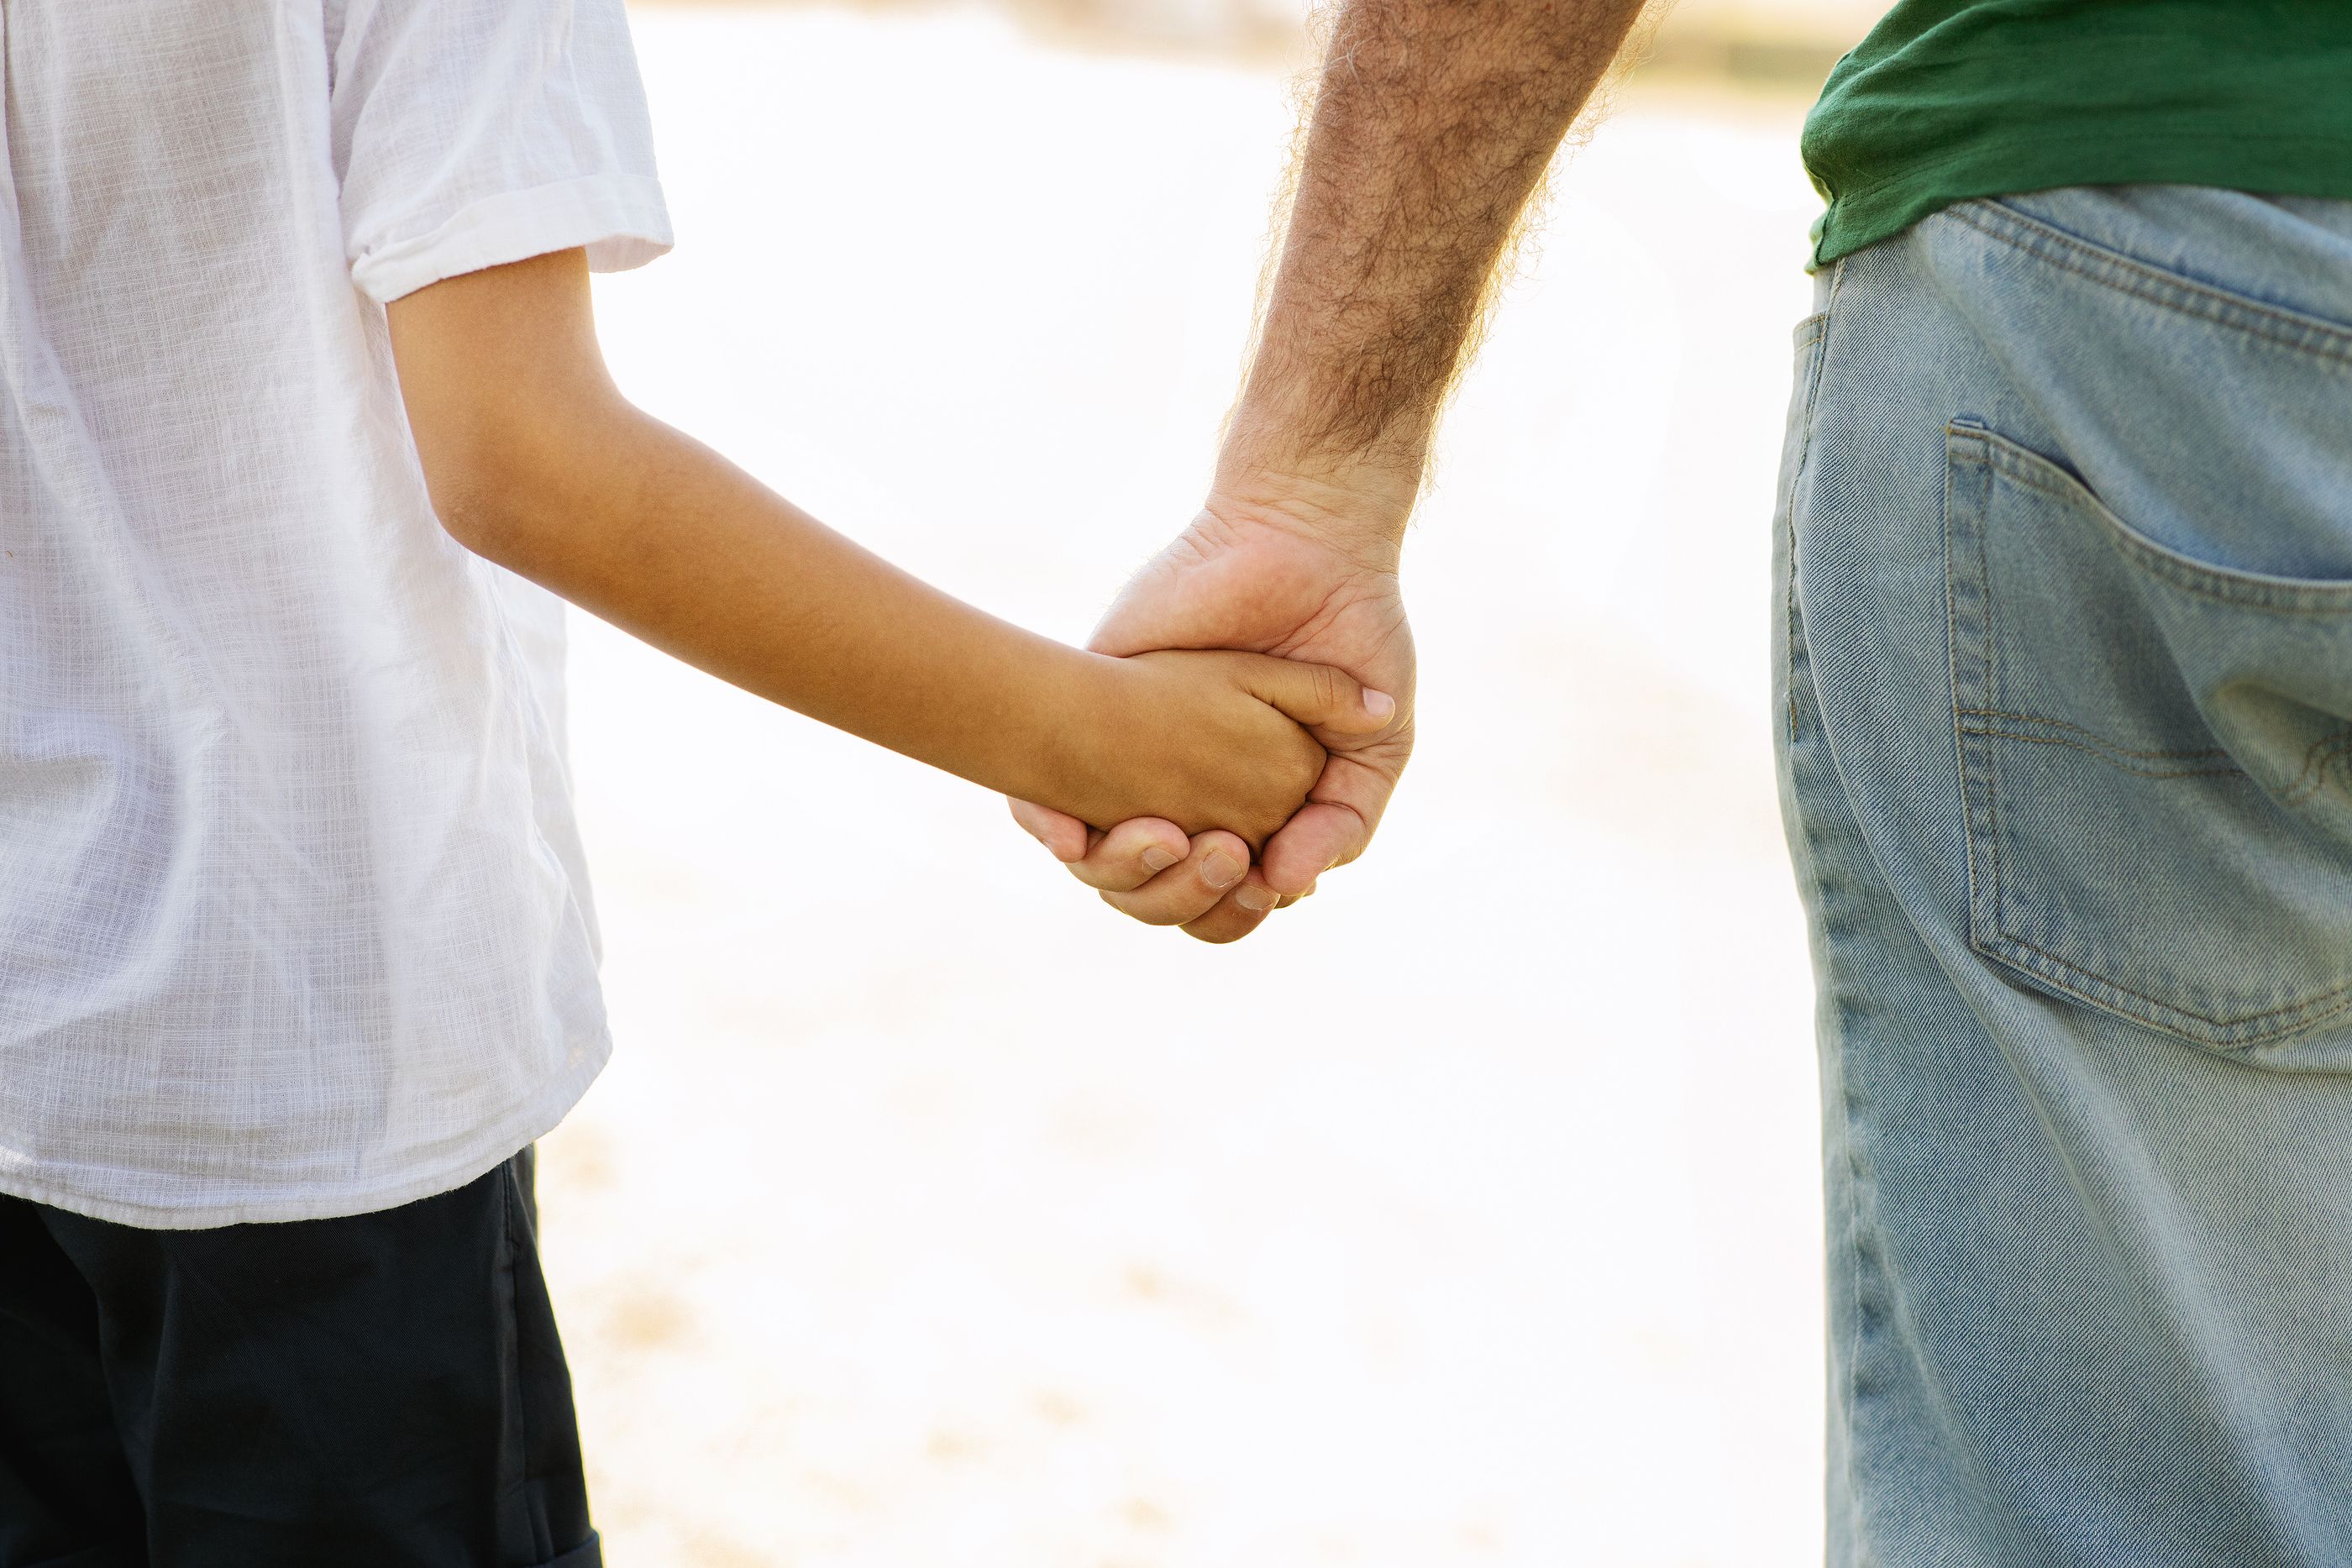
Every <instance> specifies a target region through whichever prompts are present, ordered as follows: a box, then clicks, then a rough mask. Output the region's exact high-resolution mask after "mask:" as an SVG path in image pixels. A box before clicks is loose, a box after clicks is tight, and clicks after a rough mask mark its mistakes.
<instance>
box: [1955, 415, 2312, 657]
mask: <svg viewBox="0 0 2352 1568" xmlns="http://www.w3.org/2000/svg"><path fill="white" fill-rule="evenodd" d="M1946 431H1947V434H1950V435H1953V436H1956V437H1958V438H1959V439H1961V440H1965V441H1969V442H1974V443H1977V444H1979V445H1981V446H1982V447H1983V449H1984V451H1983V455H1981V456H1980V457H1979V458H1977V459H1975V461H1979V462H1983V463H1987V464H1990V465H1992V466H1993V467H1995V468H1998V469H2000V471H2001V472H2002V473H2004V474H2006V475H2007V476H2009V477H2010V478H2011V479H2014V480H2015V481H2017V483H2019V484H2021V485H2023V486H2027V487H2028V488H2029V489H2034V490H2039V491H2041V492H2042V494H2043V495H2045V496H2048V497H2052V498H2053V499H2054V500H2060V501H2064V502H2067V503H2068V504H2070V505H2073V506H2079V507H2083V508H2084V509H2085V510H2087V511H2088V512H2090V514H2091V515H2092V516H2093V517H2096V518H2097V519H2098V521H2099V524H2100V526H2101V527H2102V528H2105V530H2106V532H2107V537H2108V538H2109V539H2110V540H2111V541H2112V542H2113V543H2114V544H2115V545H2116V547H2117V548H2119V549H2124V550H2126V551H2127V552H2128V553H2129V554H2130V555H2131V557H2132V559H2135V560H2136V561H2137V562H2138V563H2139V564H2140V565H2142V566H2144V567H2146V568H2147V569H2148V570H2150V571H2152V572H2154V573H2156V575H2158V577H2161V578H2163V579H2164V580H2166V581H2168V582H2169V583H2171V584H2173V585H2174V586H2175V587H2177V588H2180V589H2183V590H2185V591H2188V592H2190V593H2198V594H2202V595H2204V596H2205V597H2206V598H2208V599H2215V600H2219V601H2221V602H2222V603H2224V604H2239V605H2244V606H2246V607H2248V608H2251V609H2254V610H2266V611H2271V612H2275V613H2278V614H2283V615H2322V614H2337V613H2341V612H2345V611H2347V610H2352V580H2315V579H2301V578H2292V577H2273V576H2271V575H2269V574H2267V573H2263V572H2255V571H2240V570H2236V569H2235V568H2232V567H2226V566H2216V565H2214V564H2213V563H2211V562H2210V561H2202V560H2199V559H2196V558H2195V557H2193V556H2187V555H2183V554H2181V553H2180V552H2179V550H2176V549H2171V548H2170V547H2169V546H2167V545H2162V544H2159V543H2158V542H2157V541H2156V540H2154V539H2152V538H2148V537H2147V535H2146V534H2143V533H2141V532H2140V531H2139V530H2138V529H2137V528H2133V527H2132V526H2131V525H2130V524H2129V523H2126V522H2125V521H2124V520H2123V518H2121V517H2117V516H2116V513H2115V511H2114V509H2113V508H2112V507H2109V506H2108V505H2107V504H2106V503H2105V501H2102V500H2100V499H2099V497H2097V495H2095V493H2094V492H2093V491H2092V490H2091V488H2090V486H2087V485H2084V483H2083V482H2082V481H2081V480H2079V479H2077V478H2075V477H2074V476H2073V475H2072V474H2069V473H2067V472H2066V471H2065V470H2064V469H2063V468H2061V467H2059V466H2058V465H2056V464H2054V463H2053V462H2051V461H2050V460H2049V459H2048V458H2046V457H2044V456H2042V455H2041V454H2040V453H2038V452H2034V451H2032V450H2030V449H2029V448H2026V447H2023V446H2020V445H2019V444H2016V443H2015V442H2013V441H2010V440H2007V439H2005V438H2004V437H2001V436H1999V435H1996V434H1993V433H1992V432H1991V431H1990V430H1986V429H1984V428H1983V427H1982V426H1979V425H1969V424H1959V423H1954V424H1951V425H1948V426H1947V427H1946Z"/></svg>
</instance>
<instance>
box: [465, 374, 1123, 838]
mask: <svg viewBox="0 0 2352 1568" xmlns="http://www.w3.org/2000/svg"><path fill="white" fill-rule="evenodd" d="M599 426H600V428H598V429H597V430H596V431H595V432H594V433H593V439H585V440H575V441H572V442H568V443H567V461H566V462H565V463H563V464H561V465H544V466H541V467H537V468H534V467H531V466H530V465H518V470H519V477H518V478H517V480H516V481H515V482H514V483H513V484H511V485H509V486H506V492H507V493H505V494H502V495H500V496H498V497H485V498H477V500H476V501H475V502H474V503H473V504H472V505H470V506H468V507H467V508H466V513H467V518H466V526H465V527H464V529H463V531H462V532H461V533H460V537H461V538H464V539H465V541H466V543H467V545H468V546H469V547H471V548H472V549H475V550H476V551H478V553H480V554H483V555H485V556H488V558H489V559H493V560H496V561H498V562H499V564H500V565H503V566H506V567H508V568H509V569H510V570H514V571H517V572H520V574H522V575H523V576H525V577H528V578H530V579H532V580H535V581H537V582H539V583H541V585H542V586H544V587H546V588H548V589H550V590H551V591H554V592H556V593H558V594H561V595H562V597H564V598H565V599H568V600H570V601H572V602H573V603H575V604H578V605H580V606H582V607H583V608H584V609H587V610H590V611H592V612H594V613H595V614H597V615H598V616H600V617H602V618H603V619H604V620H606V621H610V622H613V623H614V625H616V626H619V627H621V628H623V629H624V630H625V631H628V632H633V633H634V634H635V635H636V636H638V637H641V638H643V639H644V640H645V641H646V642H648V643H653V644H654V645H655V646H656V647H658V648H661V649H663V650H664V651H665V652H667V653H672V654H674V655H676V656H677V657H678V658H681V659H683V660H685V661H686V662H687V663H688V664H694V665H696V666H698V668H701V669H703V670H707V671H709V673H710V674H715V675H718V676H719V677H720V678H722V679H724V680H727V681H730V682H732V683H734V684H735V685H739V686H741V687H743V688H744V689H746V690H747V691H751V692H753V693H756V694H757V695H761V696H763V697H766V698H768V699H770V700H771V701H773V702H777V703H781V704H782V705H783V706H786V707H790V708H793V709H794V710H796V711H798V712H800V713H803V714H806V715H808V716H810V717H812V718H814V719H818V720H821V721H822V722H824V723H825V724H829V725H833V726H835V727H838V728H841V729H845V730H847V731H849V732H850V733H852V734H854V735H858V736H863V737H865V738H866V739H868V740H871V741H875V742H877V743H878V744H880V745H883V746H887V747H890V748H891V749H892V750H894V751H898V752H900V753H903V754H904V755H906V756H908V757H912V758H918V759H919V760H921V761H924V762H928V763H930V764H932V765H933V766H935V767H939V768H945V769H947V770H948V771H949V772H950V773H955V774H958V775H960V776H961V777H963V778H965V779H971V781H972V782H974V783H977V784H981V785H983V786H985V787H986V788H988V789H995V790H1002V791H1005V792H1009V793H1012V794H1015V795H1024V798H1027V799H1036V800H1044V799H1047V798H1048V797H1051V798H1053V799H1055V800H1059V801H1066V802H1068V805H1067V806H1066V807H1065V809H1067V810H1076V811H1080V812H1081V813H1083V810H1084V808H1085V807H1086V806H1087V805H1088V804H1090V802H1089V801H1087V799H1086V797H1087V796H1088V795H1089V794H1090V793H1092V791H1090V790H1089V789H1087V788H1086V787H1085V783H1084V777H1085V774H1086V772H1087V769H1086V768H1084V767H1083V765H1082V764H1081V762H1080V760H1079V759H1077V758H1074V757H1072V756H1070V755H1068V754H1067V752H1066V746H1065V738H1066V737H1084V736H1088V735H1091V734H1093V733H1095V732H1096V731H1097V729H1098V728H1099V727H1100V726H1101V724H1102V723H1103V722H1104V720H1105V718H1106V717H1107V715H1106V714H1105V712H1104V709H1105V707H1106V706H1107V705H1106V702H1105V697H1106V695H1107V691H1106V688H1107V682H1106V681H1105V679H1104V673H1103V671H1102V669H1101V666H1102V665H1103V664H1104V663H1105V661H1102V660H1100V659H1097V657H1096V656H1094V655H1091V654H1087V653H1080V652H1078V651H1077V650H1076V649H1073V648H1068V647H1066V646H1064V645H1063V644H1061V643H1055V642H1053V641H1051V640H1050V639H1047V638H1044V637H1040V636H1037V635H1035V634H1034V633H1032V632H1024V631H1023V630H1021V629H1020V628H1019V627H1016V626H1013V625H1011V624H1008V623H1007V622H1003V621H1000V620H997V619H996V618H995V617H993V616H991V615H988V614H985V613H983V612H981V611H979V610H976V609H974V608H972V607H971V605H968V604H965V603H963V602H962V601H960V600H957V599H955V598H953V597H951V596H950V595H948V594H945V593H942V592H940V591H938V590H936V589H934V588H931V587H930V586H929V585H928V584H926V583H923V582H921V581H919V580H917V579H915V578H913V577H911V576H909V575H908V574H907V573H905V572H903V571H900V570H898V568H896V567H893V566H891V565H890V564H889V563H888V562H887V561H885V560H882V559H879V558H878V557H877V556H875V555H873V554H872V553H871V552H869V551H867V550H865V549H861V548H859V547H858V546H857V545H856V544H854V543H852V542H851V541H850V540H848V539H846V538H843V537H842V536H840V535H839V534H836V533H835V532H834V531H833V530H831V529H830V528H825V527H824V525H823V524H821V523H819V522H818V521H816V520H815V519H814V517H810V516H808V515H807V514H806V513H804V512H803V511H801V510H800V509H799V508H798V507H794V506H793V505H792V504H791V503H790V502H788V501H786V500H784V499H783V498H782V497H779V496H777V495H775V494H774V493H773V492H772V491H770V490H769V489H767V488H766V487H765V486H762V485H761V484H760V483H759V482H758V481H757V480H755V479H753V478H751V476H749V475H747V474H745V473H744V472H742V470H740V468H737V467H736V466H735V465H733V464H731V463H730V462H728V461H727V460H726V459H725V458H723V457H721V456H719V455H718V454H717V453H714V452H712V451H710V450H709V448H708V447H705V446H703V445H702V444H699V443H698V442H696V441H694V440H692V439H691V438H690V437H688V436H686V435H683V434H679V433H678V432H677V431H675V430H672V429H670V428H669V427H667V425H664V424H662V423H660V422H658V421H656V420H654V419H652V418H650V417H648V416H646V415H644V414H642V413H637V412H636V411H635V410H634V409H630V408H628V407H627V406H626V405H625V404H617V405H613V406H612V407H611V408H610V409H609V412H606V413H604V415H603V417H601V418H600V419H599ZM575 434H576V433H575ZM448 510H449V508H447V507H445V513H446V512H447V511H448ZM450 520H451V521H452V522H453V524H455V523H457V520H458V519H457V518H456V517H452V518H451V519H450ZM1040 790H1042V791H1045V793H1044V794H1042V795H1041V794H1037V793H1034V792H1035V791H1040Z"/></svg>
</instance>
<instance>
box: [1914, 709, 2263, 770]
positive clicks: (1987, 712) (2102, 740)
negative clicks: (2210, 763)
mask: <svg viewBox="0 0 2352 1568" xmlns="http://www.w3.org/2000/svg"><path fill="white" fill-rule="evenodd" d="M1959 712H1960V716H1961V717H1963V718H2009V719H2016V720H2017V721H2019V722H2020V723H2022V724H2039V725H2046V726H2048V727H2051V728H2053V729H2065V730H2072V731H2073V732H2074V734H2076V735H2080V736H2084V737H2087V738H2089V739H2090V740H2092V741H2094V742H2095V743H2097V744H2098V745H2099V746H2101V747H2105V749H2107V750H2109V751H2112V752H2114V753H2115V754H2116V756H2118V757H2147V758H2176V759H2185V758H2193V757H2228V756H2230V755H2231V752H2230V750H2229V749H2228V748H2227V747H2218V746H2217V747H2208V748H2206V749H2205V750H2202V751H2133V750H2131V749H2129V748H2127V747H2121V746H2115V745H2111V744H2110V743H2109V742H2108V740H2107V737H2105V736H2104V735H2101V734H2100V733H2099V732H2098V731H2097V730H2095V729H2084V727H2082V726H2081V725H2079V724H2068V723H2067V722H2066V721H2065V720H2064V719H2063V718H2052V717H2051V716H2049V715H2047V714H2039V713H2009V712H2006V711H2004V710H2002V709H2000V708H1992V707H1964V708H1962V709H1960V710H1959Z"/></svg>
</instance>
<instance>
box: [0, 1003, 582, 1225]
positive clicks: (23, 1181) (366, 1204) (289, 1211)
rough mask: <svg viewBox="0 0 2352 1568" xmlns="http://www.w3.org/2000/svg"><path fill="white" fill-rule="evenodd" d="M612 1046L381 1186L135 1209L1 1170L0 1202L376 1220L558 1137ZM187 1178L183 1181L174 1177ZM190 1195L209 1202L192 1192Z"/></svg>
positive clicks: (236, 1216) (185, 1218)
mask: <svg viewBox="0 0 2352 1568" xmlns="http://www.w3.org/2000/svg"><path fill="white" fill-rule="evenodd" d="M612 1055H613V1042H612V1039H611V1037H610V1036H603V1037H600V1038H599V1039H598V1040H597V1041H596V1043H595V1044H594V1045H593V1047H591V1048H589V1049H588V1050H587V1051H585V1052H583V1055H582V1058H581V1060H580V1061H579V1063H578V1064H577V1065H576V1066H573V1067H572V1068H571V1069H570V1070H569V1071H565V1072H564V1073H562V1075H561V1076H559V1077H557V1078H555V1079H553V1080H551V1082H549V1083H548V1084H547V1086H546V1087H545V1088H544V1089H542V1090H541V1092H540V1093H539V1094H537V1095H536V1096H534V1097H533V1098H532V1099H531V1100H530V1102H529V1103H526V1104H525V1105H524V1106H523V1107H522V1108H521V1109H520V1110H519V1111H518V1112H516V1113H514V1114H513V1115H511V1116H509V1117H507V1118H506V1119H505V1120H504V1121H502V1122H500V1123H499V1124H498V1125H497V1126H495V1127H492V1128H490V1129H489V1130H488V1131H486V1132H485V1133H483V1134H481V1135H480V1136H479V1137H477V1138H473V1139H470V1140H468V1141H467V1144H466V1145H464V1148H465V1152H464V1153H463V1154H462V1155H455V1156H453V1157H451V1158H450V1159H448V1160H447V1161H445V1162H436V1164H434V1165H432V1166H428V1167H426V1168H425V1169H424V1170H421V1171H415V1170H413V1171H410V1172H408V1173H406V1174H405V1175H404V1176H402V1177H401V1179H400V1180H398V1181H396V1182H389V1183H386V1184H383V1185H382V1186H366V1187H350V1188H343V1189H339V1190H336V1191H332V1192H315V1191H314V1192H309V1193H305V1194H304V1195H303V1196H302V1197H297V1198H288V1197H258V1196H249V1197H242V1198H240V1199H237V1200H235V1201H229V1202H215V1203H210V1204H205V1205H189V1206H182V1205H179V1204H172V1205H168V1206H159V1205H154V1204H144V1203H133V1202H130V1201H127V1200H123V1199H119V1198H111V1197H97V1196H94V1195H92V1194H91V1193H90V1192H89V1191H88V1190H87V1188H86V1187H84V1189H83V1190H73V1189H71V1188H68V1187H67V1186H58V1185H53V1184H51V1183H49V1182H45V1181H42V1180H40V1179H38V1177H37V1176H33V1175H32V1174H31V1173H30V1172H26V1171H11V1170H5V1169H0V1196H5V1197H21V1198H23V1199H25V1200H26V1202H28V1203H37V1204H41V1205H44V1206H45V1207H50V1208H61V1209H64V1210H65V1211H66V1212H67V1213H68V1214H79V1215H82V1216H85V1217H87V1218H91V1219H102V1220H105V1221H107V1222H108V1223H109V1224H112V1225H129V1226H133V1227H136V1228H139V1229H141V1230H210V1229H214V1228H217V1227H219V1226H223V1225H281V1224H284V1223H286V1222H288V1221H289V1220H296V1219H343V1218H349V1217H351V1216H352V1215H355V1214H379V1213H382V1212H383V1210H385V1209H387V1208H398V1207H400V1206H401V1205H403V1204H406V1203H415V1202H416V1201H417V1200H418V1199H419V1198H426V1197H433V1196H435V1195H436V1194H437V1193H444V1192H453V1191H455V1190H456V1189H457V1188H458V1187H461V1186H465V1185H466V1184H467V1183H468V1182H470V1181H472V1180H474V1179H475V1178H476V1177H478V1176H482V1175H484V1174H485V1173H487V1172H488V1171H490V1170H492V1169H494V1168H495V1167H497V1166H500V1165H502V1164H504V1163H505V1162H506V1161H508V1160H509V1159H512V1158H513V1157H514V1155H516V1153H517V1152H518V1151H520V1149H521V1148H522V1147H523V1146H524V1145H526V1144H530V1143H532V1142H534V1141H536V1140H537V1139H540V1138H542V1137H545V1136H546V1135H547V1134H550V1133H551V1132H553V1131H554V1130H555V1129H556V1127H557V1126H558V1125H559V1124H561V1123H562V1120H563V1118H564V1117H566V1116H568V1115H570V1114H571V1113H572V1107H573V1106H574V1105H577V1104H578V1103H580V1101H581V1098H582V1096H583V1095H585V1094H586V1093H587V1092H588V1086H589V1085H590V1084H592V1083H593V1082H595V1081H596V1076H597V1074H599V1073H600V1072H602V1071H604V1064H605V1063H606V1062H607V1061H610V1060H611V1059H612ZM174 1179H182V1178H174ZM191 1196H192V1197H202V1196H206V1195H205V1194H202V1193H192V1195H191Z"/></svg>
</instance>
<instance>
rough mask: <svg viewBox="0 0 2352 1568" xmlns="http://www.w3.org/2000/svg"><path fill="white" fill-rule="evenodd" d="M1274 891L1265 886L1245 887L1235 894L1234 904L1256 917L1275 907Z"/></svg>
mask: <svg viewBox="0 0 2352 1568" xmlns="http://www.w3.org/2000/svg"><path fill="white" fill-rule="evenodd" d="M1274 899H1275V893H1274V889H1272V888H1270V887H1265V886H1257V887H1245V888H1244V889H1242V890H1241V891H1240V892H1239V893H1237V894H1234V903H1235V904H1240V905H1241V906H1242V907H1243V908H1244V909H1246V910H1248V911H1249V912H1250V913H1251V914H1252V915H1255V914H1257V913H1259V912H1260V911H1262V910H1267V909H1272V908H1273V907H1274Z"/></svg>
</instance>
